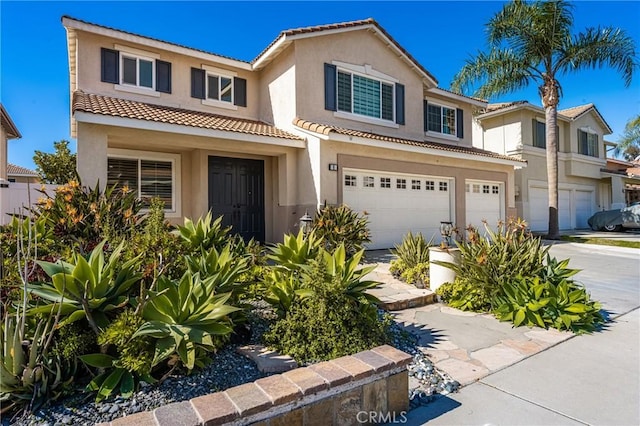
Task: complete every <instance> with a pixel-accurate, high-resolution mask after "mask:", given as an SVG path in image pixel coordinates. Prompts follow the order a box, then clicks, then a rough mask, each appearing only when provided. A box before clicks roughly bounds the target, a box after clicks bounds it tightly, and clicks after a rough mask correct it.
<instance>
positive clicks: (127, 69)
mask: <svg viewBox="0 0 640 426" xmlns="http://www.w3.org/2000/svg"><path fill="white" fill-rule="evenodd" d="M120 58H121V61H122V62H121V69H122V74H121V76H120V84H128V85H131V86H138V87H146V88H148V89H154V88H155V81H154V75H155V72H154V68H155V61H154V60H153V59H152V58H146V57H143V56H136V55H131V54H129V53H124V52H122V54H121V55H120Z"/></svg>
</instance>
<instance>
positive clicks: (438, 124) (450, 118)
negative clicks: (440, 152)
mask: <svg viewBox="0 0 640 426" xmlns="http://www.w3.org/2000/svg"><path fill="white" fill-rule="evenodd" d="M427 123H428V124H427V130H428V131H430V132H436V133H443V134H445V135H452V136H456V110H455V109H454V108H448V107H445V106H440V105H435V104H432V103H429V104H428V105H427Z"/></svg>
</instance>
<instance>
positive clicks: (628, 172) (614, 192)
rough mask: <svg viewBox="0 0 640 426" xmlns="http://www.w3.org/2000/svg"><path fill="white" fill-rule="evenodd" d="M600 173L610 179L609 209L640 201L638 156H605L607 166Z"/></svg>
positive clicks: (639, 165)
mask: <svg viewBox="0 0 640 426" xmlns="http://www.w3.org/2000/svg"><path fill="white" fill-rule="evenodd" d="M605 143H606V142H605ZM612 145H613V146H615V144H612ZM602 174H603V175H604V176H607V177H608V178H609V179H610V181H611V196H612V197H611V206H610V209H619V208H622V207H625V206H628V205H631V204H633V203H637V202H640V158H636V159H635V160H634V161H624V160H619V159H615V158H607V166H606V168H605V169H603V170H602ZM605 210H609V209H605Z"/></svg>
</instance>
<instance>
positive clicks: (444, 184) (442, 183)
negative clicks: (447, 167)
mask: <svg viewBox="0 0 640 426" xmlns="http://www.w3.org/2000/svg"><path fill="white" fill-rule="evenodd" d="M438 189H440V191H446V190H447V189H448V185H447V182H440V184H439V187H438Z"/></svg>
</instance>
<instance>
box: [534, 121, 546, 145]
mask: <svg viewBox="0 0 640 426" xmlns="http://www.w3.org/2000/svg"><path fill="white" fill-rule="evenodd" d="M532 127H533V146H535V147H538V148H546V147H547V138H546V126H545V124H544V122H542V121H538V120H536V119H535V118H534V119H533V123H532Z"/></svg>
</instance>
